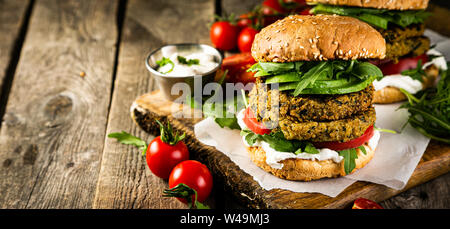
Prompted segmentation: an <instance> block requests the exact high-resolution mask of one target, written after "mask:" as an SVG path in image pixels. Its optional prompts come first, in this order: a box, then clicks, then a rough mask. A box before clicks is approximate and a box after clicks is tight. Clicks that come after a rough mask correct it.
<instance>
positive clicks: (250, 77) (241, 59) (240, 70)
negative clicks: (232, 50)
mask: <svg viewBox="0 0 450 229" xmlns="http://www.w3.org/2000/svg"><path fill="white" fill-rule="evenodd" d="M255 63H256V61H255V60H254V59H253V57H252V55H251V53H250V52H245V53H239V54H236V55H232V56H229V57H226V58H224V59H223V62H222V70H228V76H227V82H231V83H239V82H241V83H243V84H247V83H252V82H255V80H256V78H255V77H254V74H255V73H253V72H247V69H249V68H250V67H251V66H252V65H253V64H255Z"/></svg>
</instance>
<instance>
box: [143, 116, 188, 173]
mask: <svg viewBox="0 0 450 229" xmlns="http://www.w3.org/2000/svg"><path fill="white" fill-rule="evenodd" d="M157 122H158V124H159V125H160V128H161V136H158V137H156V138H155V139H153V140H152V141H151V142H150V144H149V145H148V147H147V153H146V160H147V165H148V167H149V169H150V170H151V171H152V173H153V174H155V175H156V176H158V177H160V178H163V179H167V178H169V175H170V173H171V172H172V169H173V168H174V167H175V166H176V165H177V164H179V163H180V162H182V161H186V160H189V151H188V148H187V146H186V144H185V143H184V142H183V141H182V140H183V138H184V136H185V135H184V134H183V135H181V136H178V133H177V134H176V135H173V131H172V127H171V126H170V123H168V124H167V127H165V126H163V125H162V124H161V123H160V122H159V121H157Z"/></svg>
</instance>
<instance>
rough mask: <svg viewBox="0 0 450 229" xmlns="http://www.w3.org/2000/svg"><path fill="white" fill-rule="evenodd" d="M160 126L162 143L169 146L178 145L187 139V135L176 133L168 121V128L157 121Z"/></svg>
mask: <svg viewBox="0 0 450 229" xmlns="http://www.w3.org/2000/svg"><path fill="white" fill-rule="evenodd" d="M155 121H156V122H157V123H158V124H159V128H160V137H161V141H162V142H165V143H167V144H169V145H172V146H174V145H176V144H177V143H178V142H179V141H182V140H183V139H184V138H185V137H186V133H183V134H182V135H178V132H176V133H175V132H174V131H173V129H172V125H170V122H169V121H167V126H164V125H163V124H162V123H161V122H160V121H158V120H155Z"/></svg>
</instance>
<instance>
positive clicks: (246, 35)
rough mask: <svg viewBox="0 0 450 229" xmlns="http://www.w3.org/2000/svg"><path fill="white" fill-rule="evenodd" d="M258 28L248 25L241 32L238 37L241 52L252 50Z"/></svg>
mask: <svg viewBox="0 0 450 229" xmlns="http://www.w3.org/2000/svg"><path fill="white" fill-rule="evenodd" d="M257 33H258V30H256V29H254V28H251V27H247V28H245V29H243V30H242V31H241V32H240V33H239V37H238V47H239V51H241V52H250V51H251V49H252V44H253V40H254V39H255V35H256V34H257Z"/></svg>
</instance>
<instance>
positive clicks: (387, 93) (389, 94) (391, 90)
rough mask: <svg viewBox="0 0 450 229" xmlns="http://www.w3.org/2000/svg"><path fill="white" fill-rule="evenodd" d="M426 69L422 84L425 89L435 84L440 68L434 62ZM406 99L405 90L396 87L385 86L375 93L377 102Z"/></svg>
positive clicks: (374, 97)
mask: <svg viewBox="0 0 450 229" xmlns="http://www.w3.org/2000/svg"><path fill="white" fill-rule="evenodd" d="M424 71H425V75H424V76H422V79H423V83H422V86H423V88H424V89H425V88H430V87H432V86H433V85H434V83H435V82H436V79H437V77H438V75H439V69H438V67H437V66H436V65H434V64H432V65H430V66H428V67H427V68H426V69H425V70H424ZM385 77H389V76H385ZM404 100H406V96H405V94H403V92H401V91H400V90H399V89H398V88H396V87H385V88H383V89H381V90H376V91H375V92H374V94H373V103H377V104H388V103H397V102H401V101H404Z"/></svg>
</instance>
